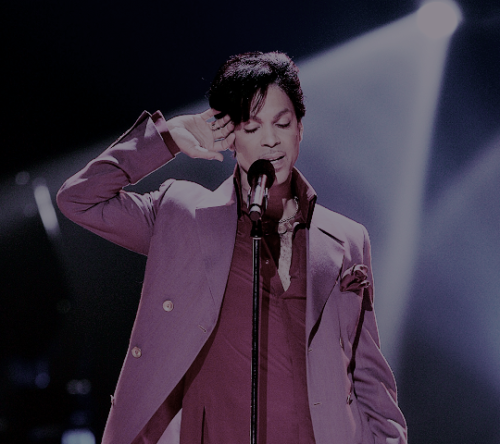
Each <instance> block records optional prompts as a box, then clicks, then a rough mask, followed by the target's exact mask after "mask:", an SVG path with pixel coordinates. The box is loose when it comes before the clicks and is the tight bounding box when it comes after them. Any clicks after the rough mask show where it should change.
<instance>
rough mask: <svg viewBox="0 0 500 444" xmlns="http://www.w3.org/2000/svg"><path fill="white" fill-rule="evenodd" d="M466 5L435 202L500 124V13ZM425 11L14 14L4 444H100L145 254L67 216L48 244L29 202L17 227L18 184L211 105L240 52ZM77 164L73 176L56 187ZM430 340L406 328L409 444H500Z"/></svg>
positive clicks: (254, 6)
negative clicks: (75, 431) (80, 432)
mask: <svg viewBox="0 0 500 444" xmlns="http://www.w3.org/2000/svg"><path fill="white" fill-rule="evenodd" d="M459 5H460V7H461V9H462V13H463V17H464V21H463V23H462V24H461V26H460V28H459V29H458V31H457V32H456V34H455V35H454V37H453V39H452V42H451V45H450V49H449V53H448V60H447V64H446V68H445V73H444V80H443V85H442V90H441V95H440V98H439V102H438V112H437V118H436V122H435V129H434V135H433V142H432V151H431V159H430V166H429V175H428V182H427V190H426V201H427V202H428V203H429V205H430V204H432V200H433V196H435V194H436V193H438V192H439V191H440V190H442V189H443V188H444V187H445V186H446V185H447V184H448V183H449V182H450V180H451V179H452V177H454V175H455V174H456V173H457V172H458V171H460V170H461V169H462V168H463V167H464V165H466V164H467V162H469V161H470V159H471V158H473V157H474V156H477V155H479V154H480V150H481V149H483V147H484V146H485V144H486V143H487V142H488V141H489V140H491V139H492V138H493V137H495V135H496V134H498V132H499V130H500V111H499V110H500V4H499V3H498V2H497V1H484V0H483V1H473V0H461V1H460V2H459ZM418 7H419V3H418V2H415V1H406V0H387V1H381V0H370V1H369V0H350V1H330V2H327V1H321V2H319V1H310V2H299V1H295V0H289V1H287V2H273V1H260V0H259V1H254V2H246V3H235V2H229V1H225V0H221V1H218V2H211V3H209V2H201V1H198V0H196V1H191V2H184V3H182V4H181V2H176V3H174V2H153V1H150V2H141V3H138V2H128V1H122V2H111V1H100V2H97V1H95V0H91V1H85V2H80V1H74V2H58V1H45V2H36V1H25V2H12V1H11V2H3V4H2V6H1V9H2V11H1V16H2V26H1V33H2V46H3V51H2V66H3V69H2V71H3V76H2V77H3V79H4V80H3V81H2V99H1V103H2V114H3V115H2V118H1V122H2V135H1V139H0V140H1V142H0V143H1V149H2V158H3V161H2V162H1V163H0V180H1V183H2V184H3V185H2V186H3V189H2V195H3V196H4V198H3V200H2V202H3V203H4V208H3V209H2V212H3V213H4V214H3V216H2V226H1V239H0V248H1V252H2V255H1V257H0V270H2V271H1V273H2V278H3V279H2V281H3V285H2V294H1V310H0V334H1V336H0V337H1V338H2V344H3V347H2V353H1V354H0V383H1V385H0V443H1V444H4V443H5V444H6V443H27V442H40V443H49V442H50V443H52V442H60V436H61V434H62V432H63V431H64V430H66V429H69V428H78V427H89V428H90V429H91V430H92V431H93V432H94V433H95V435H96V437H97V439H99V438H100V435H101V433H102V429H103V427H104V421H105V419H106V416H107V412H108V408H109V395H110V394H111V393H113V391H114V384H115V382H116V379H117V376H118V372H119V369H120V366H121V363H122V359H123V357H124V354H125V351H126V347H127V340H128V334H129V331H130V327H131V324H132V322H133V317H134V313H135V308H136V306H137V301H138V297H139V292H140V288H141V279H142V270H143V267H144V259H143V258H142V257H137V256H135V255H132V254H130V253H128V252H122V251H121V250H119V249H117V248H116V247H114V246H113V245H109V244H108V243H107V242H105V241H103V240H100V239H96V237H95V236H93V235H91V234H89V233H87V232H85V231H84V230H80V231H77V232H73V231H71V230H70V229H69V228H67V227H69V225H70V222H68V221H67V220H65V219H64V218H60V223H61V231H62V232H65V231H66V232H67V233H70V234H69V235H68V236H67V237H66V238H63V239H62V240H61V239H59V240H57V241H53V240H52V241H51V240H50V239H49V238H48V237H47V235H46V233H45V231H44V229H43V226H42V224H41V221H40V220H39V218H38V217H35V214H36V213H34V212H33V211H32V210H30V208H29V206H27V207H25V208H24V216H26V217H21V216H20V214H19V213H16V212H15V211H14V210H12V208H14V204H12V205H10V204H9V203H7V202H8V196H9V195H12V193H13V192H14V191H13V190H14V189H16V190H17V189H18V187H19V186H20V185H19V184H20V183H21V182H22V181H20V179H19V177H20V176H19V175H18V173H19V172H22V171H26V172H29V173H31V172H32V171H36V170H37V168H38V166H39V165H41V164H47V163H49V164H50V163H51V162H56V160H57V159H59V158H61V157H62V156H68V155H69V154H75V155H77V154H78V153H79V152H80V151H81V150H82V149H84V148H86V147H88V146H90V145H93V144H94V143H97V142H99V141H101V140H103V139H109V138H115V137H116V136H117V135H119V134H120V133H121V132H123V131H124V130H125V129H126V128H127V127H128V126H130V124H131V123H133V121H134V120H135V119H136V118H137V116H138V115H139V114H140V112H141V111H142V110H144V109H147V110H149V111H154V110H156V109H161V110H162V111H163V113H164V114H165V115H169V112H172V111H173V110H175V109H177V108H179V107H181V106H184V105H186V104H188V103H190V102H193V101H195V100H199V99H201V98H203V96H204V94H205V92H206V90H207V89H208V87H209V84H210V81H211V79H212V77H213V76H214V74H215V71H216V69H217V68H218V66H219V65H220V64H221V63H222V62H224V61H225V60H226V59H227V57H228V56H229V55H231V54H236V53H241V52H245V51H250V50H261V51H270V50H281V51H285V52H287V53H288V54H289V55H290V56H292V57H293V58H294V59H296V60H297V59H300V58H304V57H307V56H308V55H312V54H314V53H316V52H318V51H320V50H324V49H327V48H331V47H334V46H336V45H339V44H341V43H343V42H346V41H348V40H349V39H351V38H353V37H355V36H359V35H361V34H363V33H365V32H368V31H370V30H373V29H375V28H377V27H380V26H383V25H385V24H387V23H389V22H392V21H394V20H396V19H399V18H402V17H404V16H405V15H407V14H409V13H411V12H414V11H415V10H416V9H417V8H418ZM103 146H106V144H104V145H103ZM76 163H77V161H75V164H76ZM81 166H83V165H82V164H79V165H78V166H77V167H76V168H74V169H72V170H71V171H63V172H62V173H61V174H62V176H61V180H60V182H59V183H62V179H63V178H65V177H67V176H69V175H70V174H72V173H73V172H74V171H76V169H77V168H80V167H81ZM31 175H32V176H33V173H31ZM16 177H17V179H16ZM16 181H17V182H16ZM21 185H22V183H21ZM16 192H18V191H16ZM20 192H21V193H28V192H29V190H28V189H27V188H26V190H24V191H23V190H21V191H20ZM492 205H498V192H493V193H492ZM11 210H12V211H11ZM30 211H31V213H30ZM497 223H498V221H497ZM71 233H75V234H71ZM81 245H85V247H86V249H87V253H88V255H89V257H91V258H93V259H92V260H88V261H81V258H78V257H77V256H71V255H64V257H66V258H67V259H66V261H64V262H63V261H62V259H61V258H62V257H63V255H61V251H66V252H67V251H68V250H71V249H72V248H77V247H79V246H80V247H81ZM497 253H498V250H497ZM72 261H73V262H72ZM88 275H92V276H94V279H93V280H91V281H87V280H86V276H88ZM110 277H111V278H110ZM492 291H495V290H494V289H493V290H492ZM419 328H420V326H416V325H414V324H413V323H412V322H409V324H408V327H407V330H406V336H405V338H406V340H405V341H404V347H403V350H402V351H401V353H402V357H403V358H402V362H403V364H402V365H401V368H400V370H399V374H398V375H397V376H398V382H399V384H400V401H401V405H402V408H403V410H404V411H405V413H406V416H407V418H408V423H409V426H410V437H411V442H413V443H415V444H417V443H422V444H423V443H491V444H493V443H498V442H500V436H499V434H498V433H499V432H498V423H499V422H500V421H499V420H500V402H499V401H498V399H499V398H498V396H497V395H498V392H497V393H496V394H495V393H494V392H492V391H491V384H489V382H488V381H484V380H477V379H474V378H472V377H470V376H467V375H466V373H464V372H462V371H461V368H460V365H459V364H457V363H456V362H455V361H454V360H449V359H448V357H447V356H445V355H443V354H442V353H441V352H440V350H439V348H438V347H434V346H433V344H429V343H428V342H427V341H426V340H425V338H424V336H419V335H418V334H415V332H417V331H418V330H419ZM479 340H480V339H479ZM497 344H498V342H497ZM498 353H500V346H499V348H498ZM47 378H49V379H47ZM497 378H498V375H497ZM497 381H498V379H497ZM493 385H494V386H495V387H498V385H499V384H498V382H495V384H493Z"/></svg>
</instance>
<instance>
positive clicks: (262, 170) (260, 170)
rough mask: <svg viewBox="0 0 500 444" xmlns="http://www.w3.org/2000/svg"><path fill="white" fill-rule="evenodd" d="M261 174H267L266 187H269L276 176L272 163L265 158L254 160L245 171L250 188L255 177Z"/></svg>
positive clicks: (253, 183)
mask: <svg viewBox="0 0 500 444" xmlns="http://www.w3.org/2000/svg"><path fill="white" fill-rule="evenodd" d="M263 175H265V176H267V181H266V187H267V188H271V187H272V185H273V183H274V179H275V178H276V173H275V171H274V166H273V164H272V163H271V162H270V161H269V160H266V159H259V160H256V161H255V162H254V163H252V165H250V168H249V169H248V173H247V179H248V185H250V188H252V187H253V186H254V185H255V182H256V180H257V178H258V177H259V176H263Z"/></svg>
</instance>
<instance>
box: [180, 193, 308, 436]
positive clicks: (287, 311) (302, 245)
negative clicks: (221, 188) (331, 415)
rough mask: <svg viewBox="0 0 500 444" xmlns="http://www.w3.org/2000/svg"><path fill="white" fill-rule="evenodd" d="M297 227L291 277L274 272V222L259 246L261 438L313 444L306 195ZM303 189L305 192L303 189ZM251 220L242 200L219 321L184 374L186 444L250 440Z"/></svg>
mask: <svg viewBox="0 0 500 444" xmlns="http://www.w3.org/2000/svg"><path fill="white" fill-rule="evenodd" d="M296 189H297V190H299V193H300V194H301V195H300V199H299V200H300V202H301V205H300V206H301V209H303V210H304V211H299V213H298V215H297V218H296V223H295V230H294V239H293V248H292V262H291V266H290V277H291V283H290V287H289V288H288V290H287V291H286V292H285V291H284V289H283V286H282V284H281V280H280V278H279V275H278V273H277V266H278V260H279V252H280V239H279V235H278V234H277V233H276V231H275V227H274V226H273V224H272V222H270V221H269V223H268V224H264V230H266V231H268V233H267V234H266V235H264V237H263V239H262V248H261V254H262V257H261V288H262V292H261V297H262V300H261V315H260V321H261V324H260V359H259V365H260V368H259V406H258V407H259V409H258V412H259V418H258V427H259V430H258V442H259V443H262V444H263V443H269V444H270V443H272V444H314V435H313V429H312V423H311V417H310V412H309V403H308V399H307V385H306V367H305V308H306V237H305V236H306V232H305V228H306V226H307V225H306V224H307V221H308V220H309V217H308V216H309V215H308V214H307V213H308V211H309V208H310V206H309V202H308V197H307V196H308V194H309V193H307V192H306V190H304V187H303V184H297V186H296ZM301 191H302V192H301ZM251 226H252V225H251V221H250V219H249V217H248V214H247V212H246V207H245V206H242V207H241V210H240V217H239V219H238V229H237V234H236V242H235V247H234V253H233V260H232V264H231V270H230V273H229V279H228V283H227V287H226V291H225V295H224V300H223V303H222V309H221V313H220V317H219V320H218V323H217V326H216V328H215V330H214V332H213V334H212V336H211V337H210V339H209V340H208V342H207V343H206V344H205V346H204V348H203V349H202V351H201V352H200V354H199V355H198V357H197V358H196V360H195V361H194V363H193V365H192V366H191V368H190V369H189V371H188V372H187V374H186V378H185V385H184V397H183V404H182V408H183V412H182V423H181V439H180V442H181V444H201V443H203V444H223V443H228V444H236V443H247V442H248V441H249V436H250V405H251V399H250V394H251V373H250V367H251V349H252V344H251V338H252V239H251V237H250V230H251Z"/></svg>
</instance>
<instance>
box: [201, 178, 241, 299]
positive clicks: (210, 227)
mask: <svg viewBox="0 0 500 444" xmlns="http://www.w3.org/2000/svg"><path fill="white" fill-rule="evenodd" d="M236 205H237V204H236V197H235V191H234V185H233V178H232V176H231V177H230V178H229V179H227V180H226V181H225V182H224V183H223V184H222V185H221V186H220V187H219V188H218V189H217V190H216V191H214V193H213V196H212V199H208V200H207V202H206V203H205V204H204V206H203V207H199V208H197V209H196V224H197V229H198V236H199V240H200V247H201V251H200V254H201V255H202V257H203V261H204V263H205V271H206V275H207V280H208V285H209V287H210V291H211V293H212V297H213V299H214V303H215V305H216V307H220V304H221V303H222V298H223V296H224V291H225V288H226V283H227V278H228V276H229V270H230V268H231V260H232V257H233V250H234V241H235V238H236V228H237V222H238V214H237V206H236Z"/></svg>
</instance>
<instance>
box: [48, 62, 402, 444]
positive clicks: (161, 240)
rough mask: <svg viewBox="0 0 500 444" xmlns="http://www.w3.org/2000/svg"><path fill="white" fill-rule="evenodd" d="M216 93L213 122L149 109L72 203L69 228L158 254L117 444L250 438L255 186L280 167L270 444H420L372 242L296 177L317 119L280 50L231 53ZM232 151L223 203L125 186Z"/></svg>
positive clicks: (263, 437)
mask: <svg viewBox="0 0 500 444" xmlns="http://www.w3.org/2000/svg"><path fill="white" fill-rule="evenodd" d="M208 98H209V104H210V108H209V109H208V110H207V111H205V112H203V113H201V114H198V115H184V116H177V117H174V118H171V119H168V120H167V119H165V118H164V117H163V116H162V114H161V113H160V112H159V111H157V112H155V113H154V114H152V115H151V114H149V113H147V112H144V113H143V114H142V115H141V116H140V117H139V119H138V120H137V121H136V123H135V124H134V125H133V126H132V128H130V129H129V130H128V131H127V132H125V133H124V134H123V135H122V136H121V137H120V138H119V139H118V140H117V141H116V142H115V143H113V144H112V145H111V146H110V147H109V148H108V149H106V150H105V151H104V152H103V153H102V154H101V155H100V156H98V157H97V158H96V159H94V160H92V161H91V162H90V163H89V164H88V165H87V166H86V167H85V168H84V169H83V170H81V171H80V172H78V173H77V174H75V175H74V176H73V177H71V178H70V179H68V180H67V181H66V182H65V183H64V185H63V186H62V187H61V189H60V191H59V193H58V204H59V207H60V209H61V211H62V212H63V213H64V214H65V215H66V216H67V217H69V218H70V219H72V220H73V221H75V222H76V223H78V224H80V225H82V226H84V227H85V228H87V229H89V230H91V231H93V232H94V233H96V234H98V235H99V236H102V237H104V238H106V239H108V240H110V241H112V242H115V243H117V244H119V245H121V246H123V247H126V248H128V249H130V250H133V251H136V252H138V253H140V254H144V255H147V257H148V260H147V265H146V271H145V277H144V284H143V290H142V296H141V302H140V304H139V309H138V312H137V316H136V321H135V324H134V327H133V331H132V334H131V338H130V346H129V349H128V352H127V355H126V357H125V362H124V364H123V368H122V371H121V374H120V377H119V380H118V383H117V387H116V391H115V394H114V396H113V397H112V403H111V404H112V405H111V410H110V414H109V417H108V421H107V425H106V429H105V432H104V436H103V441H102V442H103V443H104V444H146V443H148V444H150V443H157V442H158V443H161V444H167V443H179V442H180V443H181V444H202V443H203V444H245V443H248V442H249V430H250V380H251V374H250V361H251V337H252V335H251V325H252V243H251V237H250V231H251V228H252V222H251V220H250V216H249V210H248V207H247V196H248V194H249V191H250V186H249V184H248V180H247V173H248V170H249V168H250V166H251V165H252V164H253V163H254V162H255V161H257V160H259V159H266V160H268V161H270V162H271V164H272V165H273V166H274V170H275V176H276V177H275V180H274V183H273V184H272V186H271V188H270V189H269V200H268V205H267V209H266V210H265V212H264V214H263V217H262V229H263V236H262V248H261V272H260V276H261V297H262V300H261V316H260V318H261V325H260V370H259V395H258V401H259V417H258V427H259V430H258V442H259V443H262V444H266V443H267V444H332V443H338V444H359V443H364V444H368V443H370V444H373V443H376V444H405V443H407V431H406V423H405V419H404V417H403V415H402V413H401V411H400V410H399V408H398V405H397V399H396V384H395V381H394V377H393V374H392V372H391V370H390V368H389V367H388V365H387V363H386V361H385V359H384V357H383V356H382V354H381V351H380V344H379V335H378V330H377V325H376V321H375V314H374V310H373V279H372V273H371V265H370V243H369V239H368V235H367V232H366V230H365V228H364V227H363V226H362V225H360V224H358V223H356V222H354V221H351V220H349V219H347V218H345V217H344V216H341V215H339V214H337V213H334V212H332V211H330V210H328V209H326V208H324V207H322V206H320V205H319V204H316V193H315V191H314V190H313V188H312V187H311V185H310V184H309V183H308V182H307V180H306V179H305V177H304V176H303V175H302V174H301V173H300V172H299V171H298V170H297V169H296V168H295V167H294V165H295V162H296V160H297V158H298V156H299V147H300V143H301V141H302V138H303V136H304V126H303V123H302V118H303V117H304V115H305V107H304V103H303V93H302V89H301V86H300V82H299V78H298V69H297V67H296V65H295V64H294V63H293V61H292V60H291V59H290V58H289V57H288V56H287V55H285V54H283V53H278V52H272V53H266V54H263V53H258V52H255V53H246V54H241V55H237V56H234V57H231V58H230V59H229V60H228V61H227V62H226V63H225V64H224V65H223V66H222V67H221V68H220V69H219V71H218V73H217V74H216V76H215V79H214V81H213V82H212V85H211V87H210V90H209V92H208ZM214 118H215V119H214ZM228 149H229V150H232V151H233V152H234V156H235V158H236V161H237V165H236V168H235V170H234V174H233V175H232V176H231V177H229V178H228V179H227V180H226V181H225V182H224V183H223V184H222V185H221V186H220V187H219V188H218V189H217V190H216V191H214V192H212V191H209V190H207V189H205V188H203V187H202V186H200V185H198V184H196V183H191V182H187V181H180V180H173V179H168V180H167V181H165V182H164V183H163V184H162V186H161V187H160V188H159V190H157V191H153V192H151V193H147V194H144V195H139V194H136V193H132V192H129V191H126V190H124V188H125V187H126V186H127V185H129V184H133V183H136V182H138V181H139V180H141V178H143V177H145V176H146V175H147V174H149V173H151V172H152V171H154V170H156V169H157V168H159V167H161V166H162V165H164V164H165V163H167V162H169V161H172V162H174V161H175V160H174V159H175V156H176V155H177V154H178V153H179V152H182V153H185V154H186V155H188V156H190V157H193V158H194V157H197V158H204V159H209V160H212V159H216V160H223V156H222V154H221V151H224V150H228ZM208 167H209V163H207V168H208Z"/></svg>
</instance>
